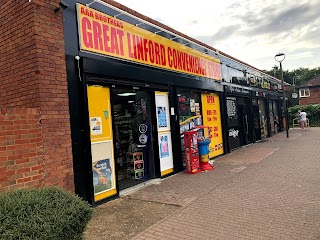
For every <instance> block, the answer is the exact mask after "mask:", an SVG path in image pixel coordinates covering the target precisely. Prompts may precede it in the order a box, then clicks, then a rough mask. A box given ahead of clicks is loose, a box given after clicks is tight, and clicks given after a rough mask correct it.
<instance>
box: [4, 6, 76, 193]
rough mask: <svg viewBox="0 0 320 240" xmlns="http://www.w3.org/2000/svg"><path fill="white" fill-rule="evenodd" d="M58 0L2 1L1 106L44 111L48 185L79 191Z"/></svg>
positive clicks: (46, 179) (45, 169)
mask: <svg viewBox="0 0 320 240" xmlns="http://www.w3.org/2000/svg"><path fill="white" fill-rule="evenodd" d="M59 2H60V1H59V0H32V1H31V2H29V1H27V0H26V1H12V0H3V1H1V4H2V5H1V9H2V11H1V12H0V19H1V22H0V25H1V26H0V36H1V38H0V44H1V46H4V47H1V48H0V66H1V71H0V79H1V89H0V107H17V106H23V107H38V108H40V110H41V114H42V131H43V151H44V161H45V167H44V173H45V180H44V185H55V186H60V187H62V188H64V189H66V190H69V191H74V179H73V165H72V149H71V132H70V116H69V102H68V90H67V79H66V63H65V50H64V33H63V19H62V13H61V11H60V12H58V13H57V14H55V13H54V11H53V10H54V9H55V8H56V7H57V6H58V3H59Z"/></svg>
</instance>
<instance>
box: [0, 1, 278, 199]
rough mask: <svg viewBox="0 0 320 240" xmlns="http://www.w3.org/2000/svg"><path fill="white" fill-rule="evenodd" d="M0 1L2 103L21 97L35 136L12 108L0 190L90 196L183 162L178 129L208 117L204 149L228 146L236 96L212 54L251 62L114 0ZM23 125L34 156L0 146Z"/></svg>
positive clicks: (109, 194) (176, 168)
mask: <svg viewBox="0 0 320 240" xmlns="http://www.w3.org/2000/svg"><path fill="white" fill-rule="evenodd" d="M4 7H5V10H4V11H3V12H2V13H1V18H5V19H6V21H4V23H3V26H2V29H3V32H4V33H6V34H3V35H2V36H3V42H4V43H5V44H6V46H8V47H7V48H4V49H2V50H1V51H2V52H1V56H2V57H1V59H0V61H1V65H2V66H4V68H3V69H4V71H3V72H2V76H1V79H3V88H2V90H1V91H0V92H1V102H2V103H1V105H0V106H1V109H9V108H10V109H12V108H15V109H16V108H21V107H23V108H28V110H27V111H26V112H27V113H30V112H32V113H34V114H35V115H36V116H35V117H34V118H36V117H37V114H38V115H39V122H38V125H39V126H38V125H37V124H33V125H32V126H31V125H30V126H27V125H26V127H30V128H31V127H33V128H37V134H38V135H36V136H33V135H32V131H31V130H28V132H25V133H26V134H24V132H20V133H19V132H18V131H15V128H21V126H22V125H23V124H20V125H19V127H18V123H19V122H17V121H16V122H14V121H15V120H13V122H12V125H13V127H12V129H11V130H10V128H7V130H8V131H12V132H10V134H11V133H12V137H11V139H14V140H13V141H14V142H8V141H9V140H8V138H7V136H8V134H9V132H8V131H7V133H6V137H5V139H4V140H3V141H5V142H6V143H4V144H7V145H6V149H4V151H3V154H4V155H5V156H4V157H3V161H2V162H3V165H4V167H5V168H6V171H7V172H10V171H11V173H13V175H12V174H11V177H10V176H9V174H7V175H5V177H3V179H2V186H1V190H3V191H5V190H9V189H11V188H16V187H41V186H45V185H58V186H61V187H63V188H65V189H67V190H69V191H74V192H75V193H77V194H79V195H80V196H81V197H83V198H84V199H86V200H87V201H89V202H90V203H92V204H96V203H99V202H101V201H105V200H108V199H110V198H113V197H116V196H117V195H118V194H119V191H122V190H124V189H127V188H129V187H131V186H134V185H136V184H139V183H143V182H144V181H147V180H150V179H154V178H159V177H166V176H168V175H170V174H173V173H176V172H180V171H183V169H184V164H183V155H184V153H183V133H184V131H188V130H191V129H193V128H195V127H196V126H200V125H206V126H209V127H210V128H211V134H212V139H211V140H212V141H211V144H210V158H213V157H216V156H219V155H221V154H224V153H227V152H229V151H230V150H232V149H233V148H236V147H230V146H231V143H230V141H229V140H228V136H229V137H230V131H229V130H230V129H229V125H228V124H227V121H225V120H224V119H228V118H227V117H228V116H227V115H226V113H227V110H228V109H227V101H230V99H231V98H232V97H233V96H232V94H231V93H226V92H228V90H226V89H230V86H229V85H230V84H229V83H228V81H223V75H224V74H223V71H221V69H222V67H221V66H223V65H224V63H223V62H222V61H221V59H228V61H232V62H233V61H234V62H240V63H241V64H242V65H244V66H246V67H248V68H250V69H252V71H253V72H255V71H258V70H257V69H255V68H253V67H251V66H249V65H246V64H244V63H242V62H241V61H238V60H236V59H234V58H232V57H231V56H229V55H226V54H223V53H220V52H219V51H218V50H216V49H214V48H212V47H209V46H206V45H205V44H203V43H200V42H198V41H196V40H194V39H192V38H190V37H188V36H185V35H183V34H181V33H179V32H176V31H175V30H173V29H170V28H169V27H167V26H164V25H162V24H160V23H158V22H156V21H154V20H152V19H149V18H147V17H145V16H143V15H140V14H138V13H136V12H134V11H133V10H131V9H128V8H126V7H124V6H122V5H120V4H118V3H116V2H114V1H105V2H102V1H89V0H82V1H77V2H76V1H71V0H69V1H65V2H60V1H50V2H48V1H43V0H32V1H29V2H23V3H22V2H19V3H12V2H11V1H7V2H6V3H5V4H4ZM26 23H27V24H26ZM19 26H23V27H20V28H19ZM3 56H5V57H3ZM221 56H223V57H221ZM12 66H15V67H12ZM254 76H255V75H254ZM244 77H245V76H244ZM270 81H271V80H270ZM272 81H274V82H276V81H277V80H275V79H272ZM231 84H232V83H231ZM247 88H248V89H249V90H248V95H250V96H248V101H250V102H252V99H253V97H252V94H253V90H252V86H248V87H247ZM260 91H262V92H264V91H263V90H260ZM265 94H266V95H265V97H266V99H268V97H267V96H269V93H268V91H266V92H265ZM270 94H271V93H270ZM273 95H274V96H275V98H276V99H278V95H280V94H279V93H278V92H277V91H276V92H274V93H273ZM262 96H264V95H263V94H262ZM238 97H240V96H238ZM262 98H264V97H262ZM239 99H240V98H239ZM239 99H238V100H237V101H240V100H239ZM244 99H245V98H244ZM266 101H267V100H266ZM30 109H31V110H30ZM237 109H239V108H237ZM266 111H267V110H266ZM4 112H6V114H5V116H4V121H8V119H9V117H8V114H7V113H8V111H7V110H2V113H4ZM13 112H14V111H13ZM229 112H230V111H229ZM278 114H279V112H278ZM12 115H14V114H12ZM27 115H28V114H27ZM252 115H253V113H250V114H249V113H248V116H247V118H248V119H249V118H250V119H251V118H252V117H251V116H252ZM266 115H267V113H266ZM12 119H14V116H13V117H12ZM22 119H23V117H22ZM250 121H251V120H250ZM20 123H21V122H20ZM27 123H28V121H27ZM15 126H16V127H15ZM248 129H249V127H248ZM249 131H251V134H252V136H253V135H254V134H253V130H248V132H249ZM19 134H20V135H19ZM228 134H229V135H228ZM24 135H28V136H29V137H30V139H28V142H27V143H28V144H31V143H32V142H34V141H35V140H34V139H37V140H38V141H39V139H41V141H39V142H41V144H40V143H39V144H38V145H35V146H34V145H30V146H31V147H36V148H37V149H38V151H37V154H36V156H34V154H33V153H34V152H30V153H29V152H28V153H19V152H13V153H12V155H10V154H11V153H10V154H9V155H8V151H7V146H9V145H8V144H11V145H15V144H16V143H19V142H16V139H21V138H24V137H26V136H24ZM242 135H243V134H242ZM242 137H243V136H242ZM15 138H16V139H15ZM255 140H256V139H253V137H252V141H251V142H254V141H255ZM22 143H23V142H21V144H22ZM248 143H249V142H247V143H246V142H241V144H239V146H240V145H245V144H248ZM239 146H237V147H239ZM23 154H24V155H23ZM28 154H29V155H28ZM20 155H21V156H25V158H26V160H25V162H19V158H20ZM27 160H28V161H27ZM12 161H13V162H12ZM18 163H19V165H17V164H18ZM27 173H28V174H27ZM32 174H35V175H32ZM35 176H37V177H35Z"/></svg>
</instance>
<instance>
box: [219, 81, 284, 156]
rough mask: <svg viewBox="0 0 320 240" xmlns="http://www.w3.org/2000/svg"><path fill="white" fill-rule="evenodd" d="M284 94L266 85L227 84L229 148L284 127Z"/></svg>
mask: <svg viewBox="0 0 320 240" xmlns="http://www.w3.org/2000/svg"><path fill="white" fill-rule="evenodd" d="M280 96H281V94H280V93H274V92H271V91H266V90H263V89H257V88H250V87H243V86H239V85H238V86H236V85H233V84H232V85H231V84H227V85H225V86H224V98H225V104H226V111H225V113H224V118H225V119H226V123H225V125H226V126H225V129H226V130H227V132H226V138H227V139H228V141H227V143H226V144H227V145H228V147H227V149H228V152H230V151H232V150H235V149H237V148H239V147H241V146H245V145H248V144H251V143H255V142H257V141H260V140H264V139H265V138H268V137H271V136H273V135H275V134H277V133H278V132H281V131H283V122H282V116H281V107H280V106H281V98H280Z"/></svg>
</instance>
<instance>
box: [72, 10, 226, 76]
mask: <svg viewBox="0 0 320 240" xmlns="http://www.w3.org/2000/svg"><path fill="white" fill-rule="evenodd" d="M77 12H78V30H79V42H80V49H81V50H85V51H90V52H94V53H99V54H103V55H107V56H112V57H116V58H121V59H125V60H129V61H133V62H138V63H142V64H147V65H150V66H155V67H159V68H163V69H167V70H172V71H177V72H182V73H187V74H192V75H197V76H201V77H206V78H211V79H215V80H221V68H220V60H219V59H217V58H214V57H211V56H209V55H207V54H204V53H201V52H199V51H197V50H194V49H192V48H189V47H186V46H184V45H181V44H179V43H176V42H174V41H171V40H169V39H167V38H164V37H161V36H159V35H157V34H154V33H151V32H149V31H146V30H144V29H142V28H139V27H136V26H134V25H131V24H129V23H126V22H124V21H121V20H118V19H116V18H113V17H110V16H109V15H107V14H104V13H101V12H99V11H96V10H94V9H91V8H88V7H86V6H84V5H81V4H77Z"/></svg>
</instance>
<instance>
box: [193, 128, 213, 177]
mask: <svg viewBox="0 0 320 240" xmlns="http://www.w3.org/2000/svg"><path fill="white" fill-rule="evenodd" d="M195 130H197V131H198V146H199V156H200V169H201V170H202V171H206V170H212V169H213V166H211V164H210V163H209V144H210V142H211V140H210V138H211V135H210V127H207V126H198V127H197V128H196V129H195Z"/></svg>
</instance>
